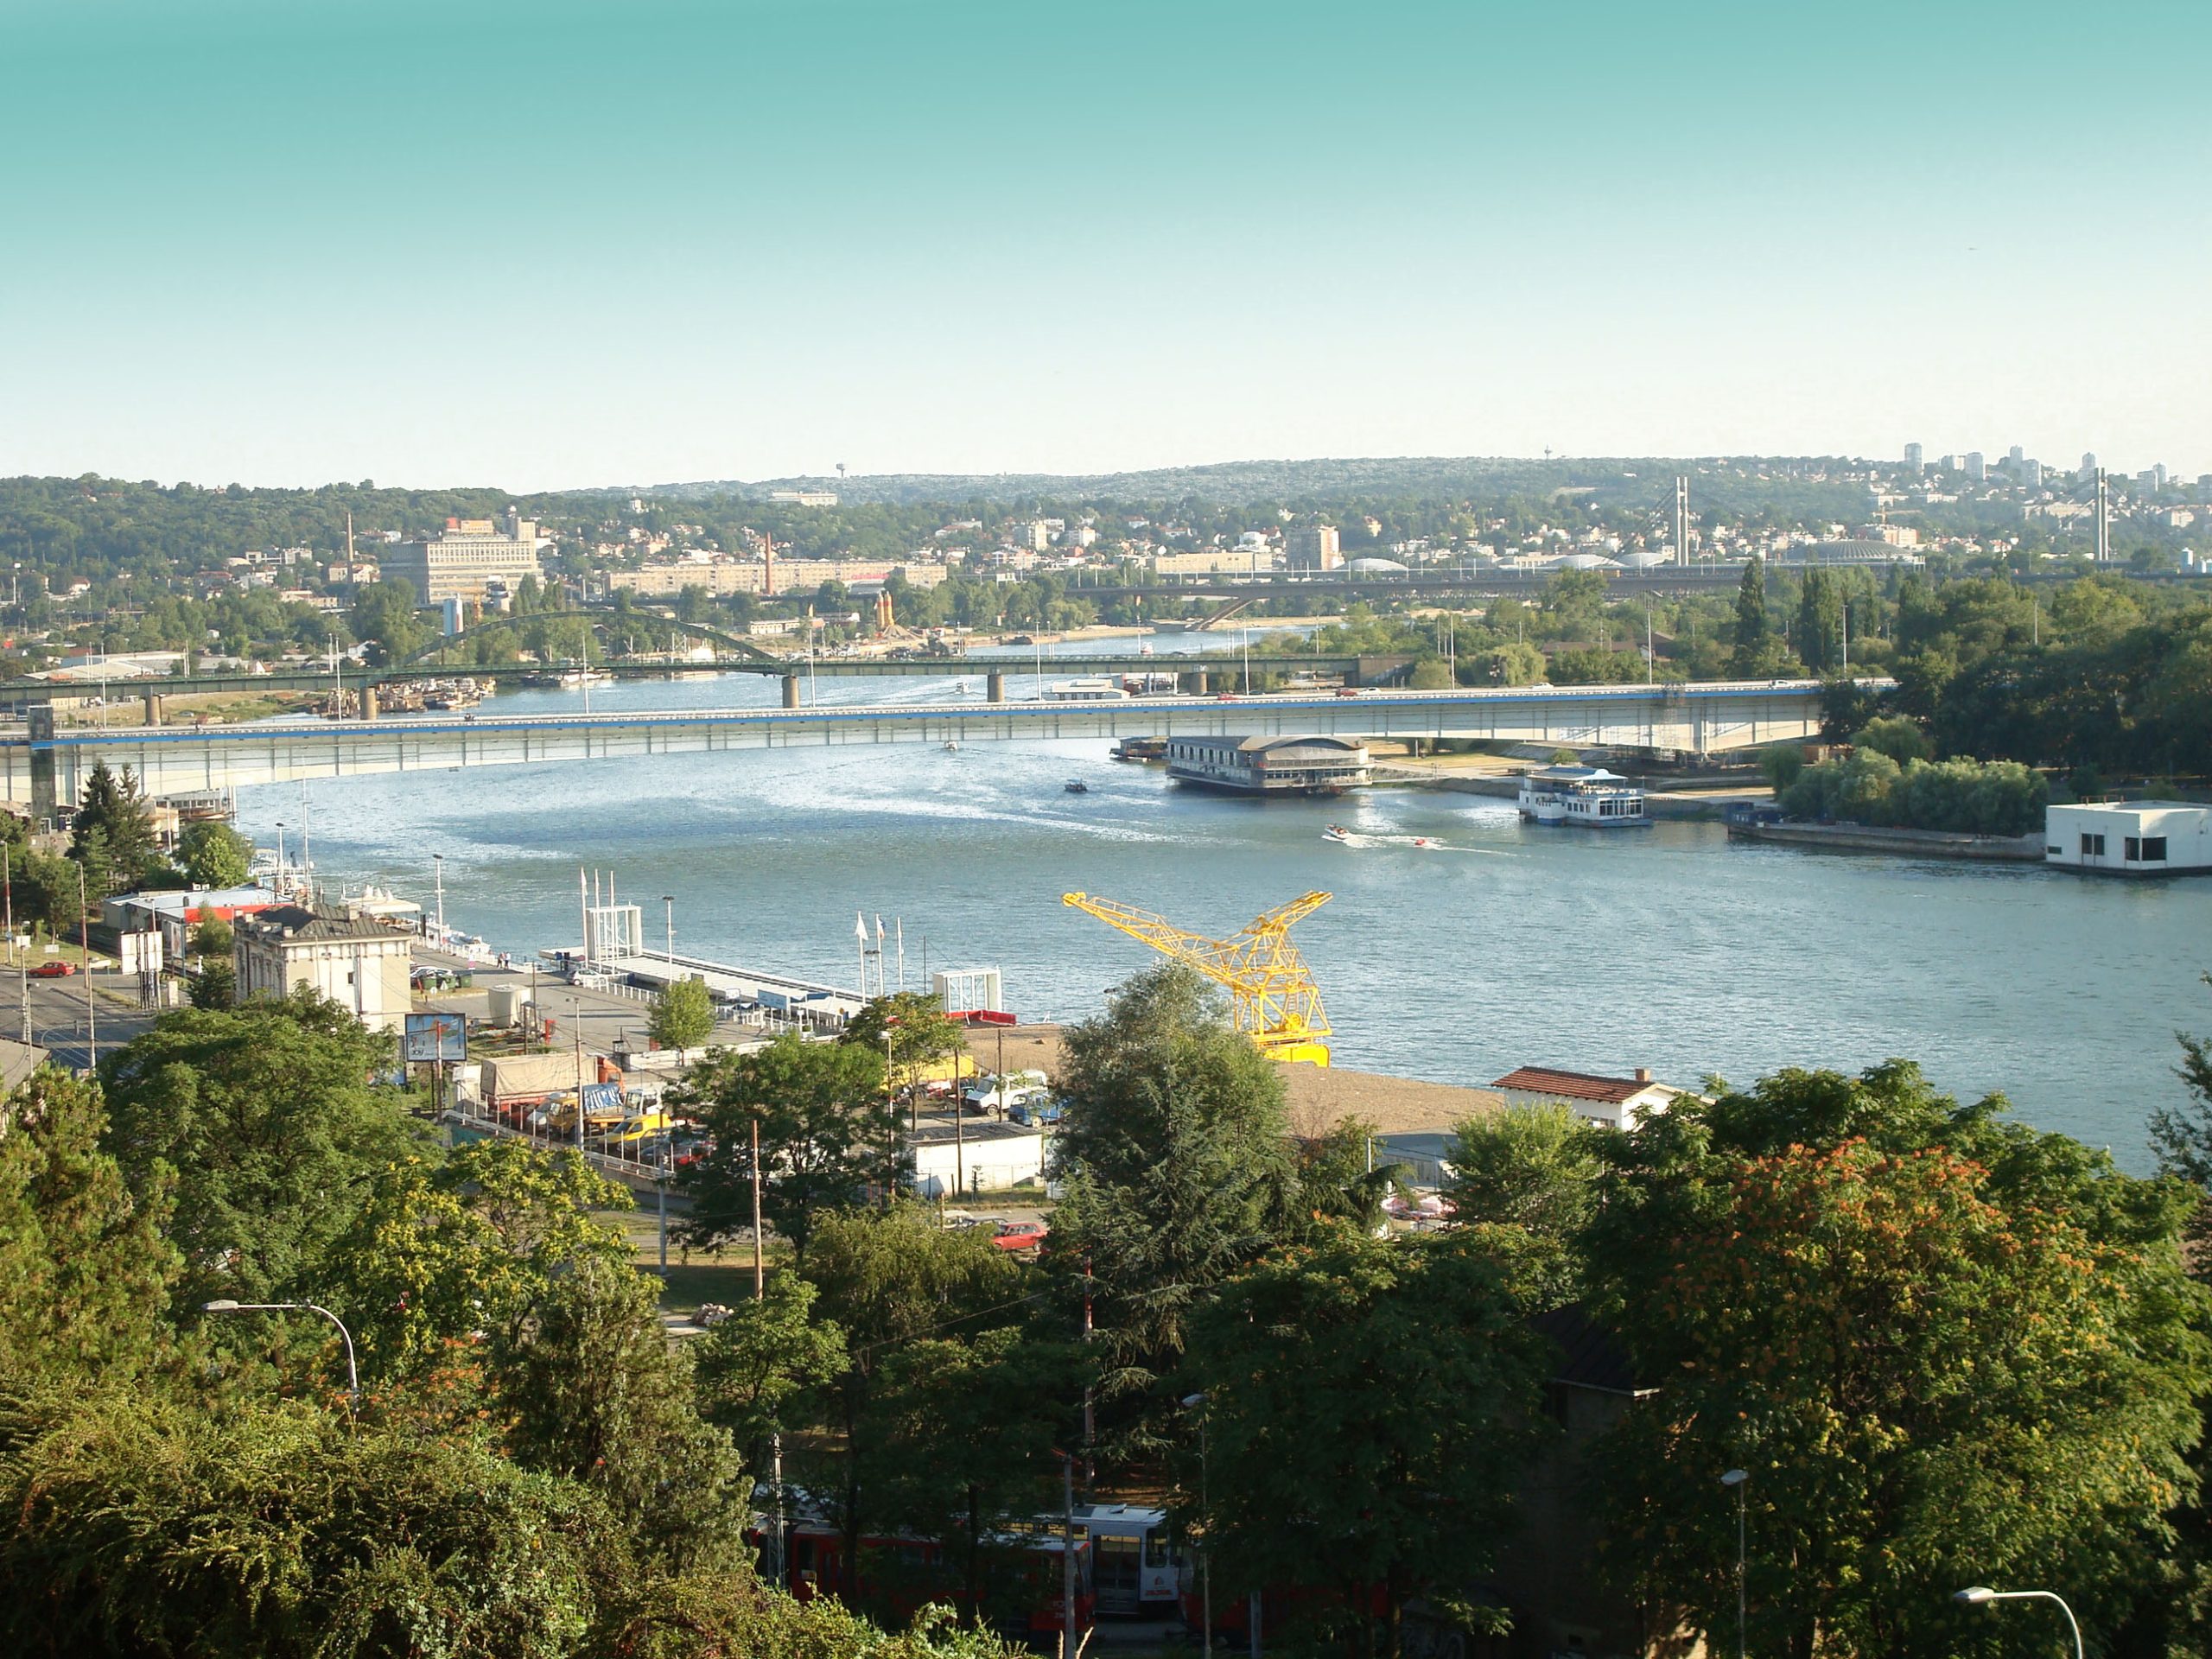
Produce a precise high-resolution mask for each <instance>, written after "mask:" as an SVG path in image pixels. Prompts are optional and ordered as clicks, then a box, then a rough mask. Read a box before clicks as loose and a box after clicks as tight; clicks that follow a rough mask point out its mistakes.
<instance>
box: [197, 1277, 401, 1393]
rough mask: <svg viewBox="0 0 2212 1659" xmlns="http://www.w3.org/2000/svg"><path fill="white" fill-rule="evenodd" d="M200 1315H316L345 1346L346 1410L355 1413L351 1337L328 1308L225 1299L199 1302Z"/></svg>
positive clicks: (357, 1381)
mask: <svg viewBox="0 0 2212 1659" xmlns="http://www.w3.org/2000/svg"><path fill="white" fill-rule="evenodd" d="M200 1312H201V1313H320V1314H321V1315H322V1317H323V1318H324V1319H328V1320H329V1321H330V1322H331V1323H332V1324H333V1325H336V1326H337V1327H338V1334H339V1335H340V1337H341V1338H344V1339H345V1343H346V1409H347V1410H348V1411H354V1410H358V1409H359V1408H360V1404H361V1373H360V1370H359V1368H358V1367H356V1366H355V1364H354V1363H353V1332H351V1331H348V1330H347V1329H346V1321H345V1320H343V1319H340V1318H339V1317H338V1316H337V1315H336V1314H335V1313H332V1312H331V1311H330V1310H329V1309H328V1308H327V1307H323V1306H319V1305H318V1304H316V1303H314V1302H237V1301H232V1300H231V1299H230V1298H229V1297H227V1296H226V1297H223V1298H221V1299H219V1300H216V1301H212V1302H202V1303H201V1304H200Z"/></svg>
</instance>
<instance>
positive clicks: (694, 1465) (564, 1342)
mask: <svg viewBox="0 0 2212 1659" xmlns="http://www.w3.org/2000/svg"><path fill="white" fill-rule="evenodd" d="M486 1358H487V1366H488V1369H489V1370H490V1373H491V1376H492V1379H493V1388H494V1390H495V1392H496V1395H497V1397H498V1399H499V1403H500V1405H501V1406H502V1407H503V1408H504V1409H505V1412H506V1414H507V1415H508V1418H509V1420H510V1421H511V1423H512V1427H511V1428H510V1429H509V1431H508V1434H507V1446H508V1450H509V1452H510V1453H511V1455H512V1457H513V1458H514V1459H515V1460H516V1461H517V1462H518V1463H519V1464H521V1465H523V1466H524V1467H525V1468H532V1469H542V1470H544V1471H547V1472H549V1473H552V1474H558V1475H563V1476H566V1477H568V1478H570V1479H574V1480H578V1481H582V1482H584V1483H585V1484H588V1485H589V1486H590V1487H591V1488H592V1489H593V1490H594V1491H596V1492H597V1493H599V1495H600V1496H601V1497H602V1498H603V1499H604V1500H605V1501H606V1503H607V1504H608V1506H609V1507H610V1508H611V1509H613V1511H614V1513H615V1514H616V1515H617V1516H620V1518H621V1519H622V1521H623V1522H625V1523H626V1525H627V1526H628V1527H629V1528H630V1529H632V1533H633V1534H634V1535H635V1536H636V1538H637V1540H638V1541H639V1545H640V1547H641V1548H643V1549H644V1550H645V1552H646V1553H647V1554H649V1555H650V1556H651V1557H652V1559H654V1560H661V1561H665V1562H667V1563H668V1564H669V1565H671V1566H672V1567H676V1568H677V1569H678V1570H682V1569H683V1568H685V1567H693V1566H701V1565H721V1566H725V1567H734V1566H735V1565H736V1564H737V1562H738V1561H739V1560H741V1559H742V1553H743V1552H742V1534H743V1531H744V1529H745V1525H746V1522H747V1521H748V1520H749V1518H750V1515H749V1507H750V1506H749V1505H748V1504H747V1501H746V1500H747V1491H746V1488H745V1485H744V1483H743V1482H742V1481H741V1478H740V1469H739V1463H738V1459H737V1455H736V1452H735V1450H734V1447H733V1446H731V1444H730V1440H729V1436H728V1433H725V1432H724V1431H723V1430H721V1429H719V1428H716V1427H713V1426H712V1425H711V1424H709V1423H707V1422H705V1421H702V1419H701V1418H700V1416H699V1414H698V1407H697V1403H696V1392H695V1389H694V1388H693V1384H692V1378H691V1356H690V1352H689V1351H686V1350H683V1349H678V1348H672V1347H671V1345H670V1344H669V1340H668V1332H666V1330H664V1328H663V1326H662V1325H661V1322H660V1306H659V1286H658V1281H654V1280H652V1279H649V1278H647V1277H646V1275H645V1274H641V1273H639V1271H638V1270H637V1269H636V1268H634V1267H632V1266H631V1265H630V1264H629V1263H628V1262H615V1261H612V1260H610V1259H608V1257H607V1255H606V1254H605V1253H604V1252H600V1251H592V1252H588V1253H586V1254H584V1255H581V1256H580V1257H578V1258H577V1259H576V1260H575V1262H574V1263H573V1264H572V1265H571V1266H570V1268H569V1270H568V1271H566V1272H564V1273H562V1274H556V1275H553V1276H551V1277H550V1278H548V1279H546V1280H545V1281H543V1283H542V1285H540V1286H538V1287H537V1288H536V1290H535V1293H534V1294H532V1295H531V1298H530V1300H529V1301H528V1303H527V1304H526V1306H524V1309H523V1311H522V1313H521V1316H520V1317H519V1318H518V1319H516V1320H515V1321H514V1322H513V1323H512V1325H510V1326H509V1327H508V1328H507V1329H505V1330H504V1331H495V1332H493V1334H492V1337H491V1339H490V1342H489V1343H488V1344H487V1354H486Z"/></svg>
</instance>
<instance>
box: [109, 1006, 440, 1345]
mask: <svg viewBox="0 0 2212 1659" xmlns="http://www.w3.org/2000/svg"><path fill="white" fill-rule="evenodd" d="M390 1064H391V1039H390V1038H389V1037H387V1036H384V1035H381V1034H379V1033H374V1032H372V1031H370V1030H368V1029H367V1028H366V1027H364V1026H363V1025H362V1024H361V1023H360V1021H359V1020H356V1019H354V1018H353V1015H352V1014H348V1013H347V1012H346V1010H345V1009H343V1008H341V1007H339V1006H338V1005H337V1004H336V1003H335V1002H333V1001H329V1000H328V999H327V998H325V997H320V996H317V995H315V994H314V993H313V992H311V991H304V990H302V991H296V992H295V993H293V995H290V996H288V997H286V998H284V999H283V1001H257V1002H253V1003H250V1004H248V1005H246V1006H245V1007H239V1008H234V1009H228V1010H222V1011H217V1010H208V1009H200V1008H193V1009H188V1010H185V1011H182V1012H180V1013H176V1014H164V1015H162V1017H161V1018H160V1019H159V1020H156V1021H155V1024H154V1028H153V1029H152V1030H151V1031H149V1032H148V1033H145V1034H144V1035H143V1036H142V1037H138V1038H135V1039H132V1040H131V1041H130V1042H129V1043H126V1044H125V1045H124V1046H123V1047H121V1048H119V1049H117V1050H116V1051H115V1052H112V1053H111V1054H109V1055H107V1056H106V1057H105V1058H103V1059H102V1060H101V1062H100V1082H101V1085H102V1087H103V1089H104V1090H105V1094H106V1097H107V1104H108V1111H109V1124H108V1135H107V1144H108V1146H109V1147H110V1149H111V1151H112V1152H113V1153H114V1154H115V1157H116V1161H117V1162H118V1165H119V1166H121V1167H122V1169H123V1171H124V1175H125V1177H126V1178H127V1179H129V1181H130V1186H131V1190H132V1191H133V1192H135V1193H137V1195H139V1196H140V1198H142V1199H143V1198H146V1197H148V1196H149V1195H151V1194H153V1193H156V1192H162V1191H164V1190H166V1189H167V1186H168V1183H169V1182H171V1181H172V1180H174V1182H175V1214H174V1217H173V1218H172V1220H171V1222H170V1224H169V1235H170V1237H171V1238H172V1239H173V1240H174V1242H175V1244H176V1245H177V1247H178V1248H179V1249H181V1251H182V1252H183V1255H184V1263H185V1265H184V1274H183V1279H182V1282H181V1286H180V1299H181V1300H185V1301H188V1302H199V1301H205V1300H211V1299H213V1298H214V1297H218V1296H227V1297H233V1298H235V1299H237V1300H239V1301H278V1300H285V1299H286V1296H287V1294H288V1293H290V1292H294V1291H298V1290H301V1289H303V1288H304V1287H307V1286H308V1285H309V1284H311V1283H313V1282H315V1281H316V1278H317V1275H318V1274H319V1272H320V1270H321V1268H322V1265H323V1263H324V1262H325V1260H326V1258H327V1252H328V1250H329V1248H330V1245H331V1243H332V1242H333V1241H334V1240H335V1239H336V1238H338V1237H339V1236H340V1235H341V1234H342V1233H344V1232H345V1231H346V1229H347V1228H348V1227H349V1226H350V1225H351V1224H352V1223H353V1217H354V1214H355V1212H356V1211H358V1209H359V1206H360V1205H361V1202H362V1200H363V1199H364V1198H365V1197H366V1196H367V1195H368V1192H369V1191H370V1189H371V1187H372V1185H373V1184H374V1182H375V1180H376V1179H377V1175H378V1172H379V1171H380V1170H382V1169H383V1168H384V1167H385V1166H386V1165H388V1164H390V1163H391V1162H392V1161H393V1160H395V1159H398V1158H402V1157H404V1156H406V1155H407V1154H409V1153H410V1152H412V1151H416V1150H419V1149H422V1148H424V1147H427V1146H428V1144H429V1134H428V1131H427V1130H426V1129H425V1128H423V1126H422V1125H420V1124H418V1123H416V1122H414V1121H413V1120H411V1119H410V1118H409V1117H408V1116H407V1115H406V1113H405V1110H404V1106H405V1100H406V1097H405V1096H404V1095H402V1094H401V1093H400V1092H399V1091H397V1090H392V1089H390V1088H387V1087H385V1086H384V1085H381V1084H372V1083H371V1082H370V1081H369V1079H370V1078H371V1077H372V1076H373V1075H374V1074H375V1073H377V1072H378V1071H379V1070H381V1069H384V1068H385V1067H388V1066H389V1065H390Z"/></svg>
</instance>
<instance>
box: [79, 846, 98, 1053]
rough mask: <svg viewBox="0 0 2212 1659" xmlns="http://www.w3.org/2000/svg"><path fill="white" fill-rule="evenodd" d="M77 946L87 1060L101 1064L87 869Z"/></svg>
mask: <svg viewBox="0 0 2212 1659" xmlns="http://www.w3.org/2000/svg"><path fill="white" fill-rule="evenodd" d="M77 944H78V948H79V951H80V952H81V953H82V955H83V957H84V962H85V1059H86V1064H87V1065H99V1063H100V1016H99V1010H98V1009H96V1008H94V1007H93V1006H92V930H91V929H90V928H89V927H87V926H86V923H85V867H84V866H83V865H82V864H79V866H78V867H77Z"/></svg>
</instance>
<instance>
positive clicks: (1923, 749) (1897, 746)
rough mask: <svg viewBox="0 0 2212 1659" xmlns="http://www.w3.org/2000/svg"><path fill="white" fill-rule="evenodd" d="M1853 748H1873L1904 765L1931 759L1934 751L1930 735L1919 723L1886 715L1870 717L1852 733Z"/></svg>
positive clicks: (1900, 716)
mask: <svg viewBox="0 0 2212 1659" xmlns="http://www.w3.org/2000/svg"><path fill="white" fill-rule="evenodd" d="M1851 742H1852V746H1853V747H1854V748H1861V749H1872V750H1873V751H1874V752H1875V753H1878V754H1886V755H1888V756H1889V757H1890V759H1891V760H1894V761H1896V762H1897V764H1898V765H1899V766H1903V765H1904V763H1905V762H1906V761H1908V760H1933V759H1934V758H1935V750H1934V748H1933V747H1930V745H1929V741H1928V734H1927V733H1925V732H1923V731H1922V730H1921V729H1920V722H1919V721H1916V720H1913V719H1911V718H1910V717H1908V716H1906V715H1884V716H1882V717H1881V718H1879V719H1877V720H1870V721H1867V722H1866V724H1865V725H1864V726H1861V727H1860V728H1859V729H1858V730H1857V731H1856V732H1854V733H1853V734H1852V737H1851Z"/></svg>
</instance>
